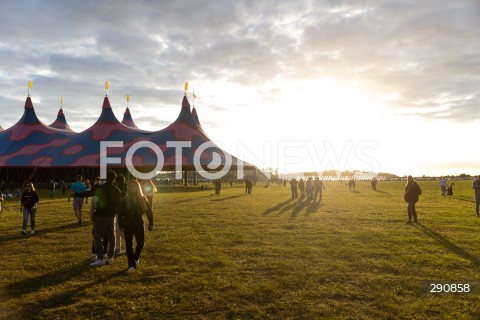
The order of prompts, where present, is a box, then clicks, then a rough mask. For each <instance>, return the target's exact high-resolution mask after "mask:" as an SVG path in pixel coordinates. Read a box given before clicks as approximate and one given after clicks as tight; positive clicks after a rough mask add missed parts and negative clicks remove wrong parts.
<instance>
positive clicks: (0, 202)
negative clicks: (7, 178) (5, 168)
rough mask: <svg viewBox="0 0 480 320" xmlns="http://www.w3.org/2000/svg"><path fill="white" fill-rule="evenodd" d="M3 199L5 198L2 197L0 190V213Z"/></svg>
mask: <svg viewBox="0 0 480 320" xmlns="http://www.w3.org/2000/svg"><path fill="white" fill-rule="evenodd" d="M3 200H5V198H4V197H3V192H1V191H0V213H1V212H2V202H3Z"/></svg>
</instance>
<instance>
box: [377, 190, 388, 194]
mask: <svg viewBox="0 0 480 320" xmlns="http://www.w3.org/2000/svg"><path fill="white" fill-rule="evenodd" d="M375 192H378V193H386V194H391V193H390V192H387V191H382V190H375Z"/></svg>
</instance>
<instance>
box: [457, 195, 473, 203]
mask: <svg viewBox="0 0 480 320" xmlns="http://www.w3.org/2000/svg"><path fill="white" fill-rule="evenodd" d="M453 199H456V200H460V201H466V202H471V203H475V199H472V198H467V197H455V196H454V197H453Z"/></svg>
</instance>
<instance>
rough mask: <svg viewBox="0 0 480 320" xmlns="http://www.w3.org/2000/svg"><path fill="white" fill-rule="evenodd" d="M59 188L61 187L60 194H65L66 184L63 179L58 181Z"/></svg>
mask: <svg viewBox="0 0 480 320" xmlns="http://www.w3.org/2000/svg"><path fill="white" fill-rule="evenodd" d="M60 188H62V194H63V195H65V194H66V193H67V184H66V183H65V181H64V180H62V181H60Z"/></svg>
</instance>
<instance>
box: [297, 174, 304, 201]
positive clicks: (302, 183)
mask: <svg viewBox="0 0 480 320" xmlns="http://www.w3.org/2000/svg"><path fill="white" fill-rule="evenodd" d="M298 190H300V197H302V199H303V196H304V195H305V181H303V178H300V181H298Z"/></svg>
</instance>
